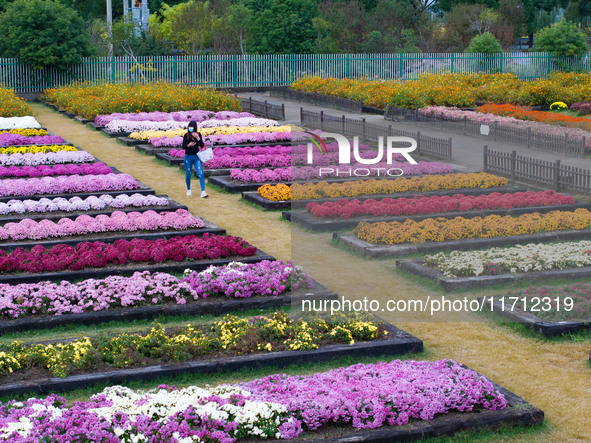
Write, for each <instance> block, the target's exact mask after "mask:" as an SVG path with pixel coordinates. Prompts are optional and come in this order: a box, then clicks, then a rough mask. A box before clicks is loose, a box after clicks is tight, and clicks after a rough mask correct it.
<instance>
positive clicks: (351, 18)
mask: <svg viewBox="0 0 591 443" xmlns="http://www.w3.org/2000/svg"><path fill="white" fill-rule="evenodd" d="M318 9H319V12H320V14H319V15H318V16H317V17H314V18H313V19H312V26H313V27H314V30H315V31H316V33H317V36H316V42H315V52H318V53H339V52H344V53H347V52H361V51H362V49H361V45H362V42H363V37H364V35H365V34H366V33H367V27H368V23H367V12H366V11H365V10H364V7H363V5H362V4H361V3H359V2H357V0H351V1H350V2H340V1H336V2H335V1H333V0H322V1H321V2H320V4H319V5H318ZM374 9H375V5H374Z"/></svg>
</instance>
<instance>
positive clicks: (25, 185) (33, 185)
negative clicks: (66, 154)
mask: <svg viewBox="0 0 591 443" xmlns="http://www.w3.org/2000/svg"><path fill="white" fill-rule="evenodd" d="M139 187H140V184H139V183H138V182H137V180H136V179H135V178H133V177H132V176H131V175H128V174H113V173H111V174H105V175H68V176H60V177H42V178H28V179H14V180H0V197H9V196H13V195H14V196H28V195H41V194H65V193H74V192H98V191H123V190H131V189H137V188H139Z"/></svg>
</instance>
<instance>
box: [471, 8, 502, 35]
mask: <svg viewBox="0 0 591 443" xmlns="http://www.w3.org/2000/svg"><path fill="white" fill-rule="evenodd" d="M499 17H500V14H499V13H497V12H495V11H493V10H492V9H490V8H487V9H485V10H484V11H482V12H480V13H476V12H472V13H471V14H470V16H469V17H468V20H469V22H470V29H471V30H473V31H477V32H478V35H482V34H485V33H487V32H490V28H491V27H492V25H494V24H495V23H496V22H497V21H498V20H499Z"/></svg>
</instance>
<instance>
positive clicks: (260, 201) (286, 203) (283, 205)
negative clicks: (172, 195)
mask: <svg viewBox="0 0 591 443" xmlns="http://www.w3.org/2000/svg"><path fill="white" fill-rule="evenodd" d="M525 191H526V189H525V188H524V187H522V186H521V187H510V186H505V187H499V188H475V189H465V188H464V189H444V190H439V191H429V192H401V193H398V194H374V195H358V196H357V197H336V198H323V199H321V198H316V199H306V200H282V201H272V200H268V199H266V198H264V197H261V196H260V195H259V194H258V193H257V192H256V191H255V192H243V193H242V198H243V199H244V200H246V201H249V202H251V203H255V204H257V205H259V206H262V207H263V208H265V209H301V208H305V207H306V205H307V204H308V203H312V202H314V203H326V202H336V201H338V200H342V199H343V198H346V199H348V200H352V199H357V200H360V201H364V200H369V199H375V200H380V199H382V198H401V197H405V198H413V197H416V196H418V195H424V196H426V197H432V196H446V195H454V194H458V193H461V194H464V195H484V194H491V193H493V192H503V193H514V192H525Z"/></svg>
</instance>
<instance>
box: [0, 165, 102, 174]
mask: <svg viewBox="0 0 591 443" xmlns="http://www.w3.org/2000/svg"><path fill="white" fill-rule="evenodd" d="M112 172H113V170H112V169H111V168H109V167H108V166H107V165H105V164H104V163H100V162H96V163H92V164H88V163H84V164H82V165H74V164H71V163H70V164H59V165H55V166H48V165H40V166H9V167H4V166H0V178H7V177H48V176H51V175H104V174H111V173H112Z"/></svg>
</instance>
